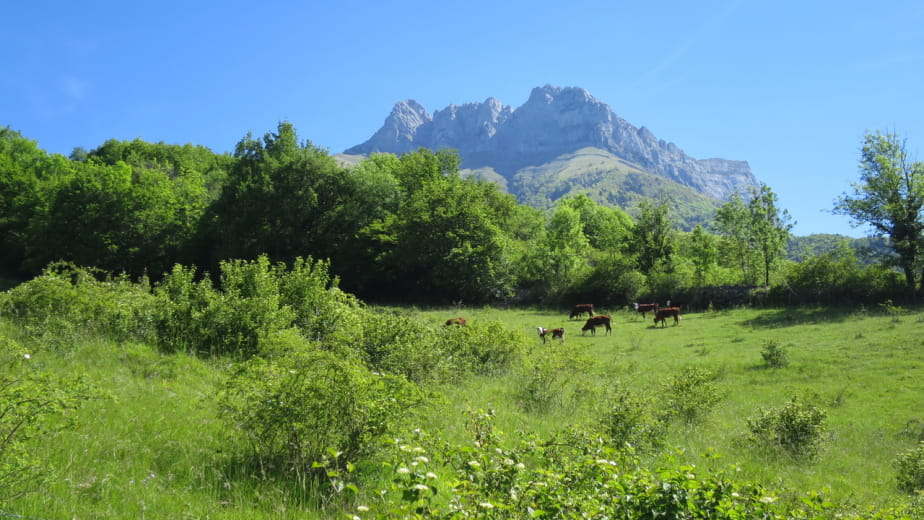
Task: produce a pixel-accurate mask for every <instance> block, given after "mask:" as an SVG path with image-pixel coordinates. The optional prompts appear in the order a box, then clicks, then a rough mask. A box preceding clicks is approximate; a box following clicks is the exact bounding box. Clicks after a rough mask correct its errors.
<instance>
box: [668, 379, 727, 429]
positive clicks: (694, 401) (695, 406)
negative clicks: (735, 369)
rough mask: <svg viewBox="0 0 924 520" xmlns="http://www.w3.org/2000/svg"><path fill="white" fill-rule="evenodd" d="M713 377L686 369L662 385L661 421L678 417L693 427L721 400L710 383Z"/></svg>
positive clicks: (717, 390)
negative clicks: (662, 407) (662, 404)
mask: <svg viewBox="0 0 924 520" xmlns="http://www.w3.org/2000/svg"><path fill="white" fill-rule="evenodd" d="M714 379H715V374H712V373H711V372H708V371H706V370H702V369H699V368H695V367H687V368H685V369H683V370H682V371H681V372H680V373H679V374H677V375H676V376H674V377H672V378H670V379H668V380H667V381H665V382H664V383H663V384H662V385H661V391H662V394H663V396H662V399H661V400H662V402H663V403H664V409H663V410H662V411H661V414H660V418H661V420H664V421H671V420H673V419H675V418H679V419H680V420H682V421H683V422H685V423H687V424H693V423H695V422H697V421H700V420H702V418H703V417H704V416H705V415H706V414H707V413H709V412H710V411H711V410H712V408H713V407H714V406H715V405H716V404H717V403H718V402H719V401H720V400H721V399H722V395H721V393H720V392H719V389H718V387H717V386H716V384H715V383H713V382H712V381H713V380H714Z"/></svg>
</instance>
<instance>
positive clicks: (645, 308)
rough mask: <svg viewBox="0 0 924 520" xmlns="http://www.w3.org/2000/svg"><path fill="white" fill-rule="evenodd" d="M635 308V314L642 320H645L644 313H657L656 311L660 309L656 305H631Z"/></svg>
mask: <svg viewBox="0 0 924 520" xmlns="http://www.w3.org/2000/svg"><path fill="white" fill-rule="evenodd" d="M632 305H634V306H635V310H636V312H638V313H639V314H641V315H642V319H643V320H644V319H645V313H646V312H658V309H659V308H661V306H660V305H658V304H657V303H633V304H632Z"/></svg>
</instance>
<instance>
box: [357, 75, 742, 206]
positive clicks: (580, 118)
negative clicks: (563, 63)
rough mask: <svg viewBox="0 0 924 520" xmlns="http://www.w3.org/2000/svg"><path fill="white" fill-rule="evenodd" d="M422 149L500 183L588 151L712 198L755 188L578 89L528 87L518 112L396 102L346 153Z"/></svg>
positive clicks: (738, 167) (497, 106)
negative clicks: (454, 156) (452, 157)
mask: <svg viewBox="0 0 924 520" xmlns="http://www.w3.org/2000/svg"><path fill="white" fill-rule="evenodd" d="M420 147H424V148H430V149H434V150H438V149H442V148H454V149H456V150H458V151H459V155H460V157H461V159H462V166H463V167H464V168H473V169H474V168H484V167H490V168H492V169H494V170H495V171H496V172H497V173H498V174H500V175H501V176H503V177H504V178H506V179H511V178H513V176H514V175H515V174H516V173H517V172H518V171H520V170H522V169H524V168H527V167H530V166H538V165H542V164H545V163H548V162H549V161H551V160H553V159H554V158H556V157H558V156H560V155H562V154H566V153H570V152H574V151H576V150H579V149H582V148H587V147H594V148H600V149H603V150H605V151H607V152H609V153H612V154H613V155H615V156H616V157H619V158H621V159H623V160H625V161H629V162H631V163H634V164H636V165H638V166H639V167H640V168H642V169H644V170H646V171H648V172H650V173H653V174H656V175H660V176H663V177H666V178H668V179H670V180H672V181H675V182H678V183H680V184H683V185H686V186H689V187H692V188H694V189H695V190H697V191H699V192H701V193H703V194H705V195H707V196H709V197H712V198H716V199H727V198H728V197H729V196H730V195H731V194H732V193H734V192H736V191H741V192H743V191H746V189H747V188H748V187H750V186H756V185H757V179H756V178H755V177H754V175H753V173H751V170H750V167H748V165H747V163H746V162H744V161H726V160H724V159H708V160H704V161H700V160H697V159H694V158H692V157H690V156H689V155H687V154H686V153H684V152H683V150H681V149H680V148H679V147H678V146H677V145H675V144H673V143H668V142H665V141H664V140H660V139H658V138H657V137H656V136H655V135H654V134H653V133H652V132H651V131H650V130H649V129H647V128H645V127H644V126H643V127H641V128H636V127H634V126H632V125H631V124H629V123H628V122H626V121H625V120H623V119H621V118H619V117H618V116H617V115H616V114H615V113H614V112H613V110H612V109H611V108H610V107H609V105H607V104H606V103H603V102H602V101H599V100H598V99H596V98H594V97H593V96H592V95H591V94H590V93H589V92H587V91H586V90H584V89H583V88H579V87H556V86H552V85H545V86H542V87H536V88H534V89H533V90H532V91H531V92H530V95H529V99H528V100H527V101H526V103H524V104H523V105H522V106H520V107H519V108H517V109H515V110H514V109H511V108H510V107H509V106H505V105H503V104H502V103H501V102H500V101H498V100H497V99H495V98H493V97H490V98H488V99H486V100H485V101H484V102H483V103H467V104H463V105H450V106H448V107H446V108H444V109H441V110H437V111H435V112H434V114H433V116H432V117H431V116H430V115H429V114H428V113H427V111H426V110H425V109H424V107H423V106H421V105H420V104H419V103H417V102H416V101H413V100H407V101H402V102H400V103H397V104H396V105H395V107H394V109H393V110H392V112H391V114H390V115H389V116H388V117H387V118H386V119H385V123H384V124H383V126H382V128H381V129H380V130H379V131H378V132H376V133H375V135H373V136H372V138H370V139H369V140H368V141H366V142H365V143H362V144H360V145H357V146H354V147H352V148H350V149H348V150H346V151H345V153H346V154H354V155H355V154H370V153H375V152H386V153H395V154H402V153H406V152H409V151H413V150H416V149H417V148H420Z"/></svg>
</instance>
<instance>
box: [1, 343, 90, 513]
mask: <svg viewBox="0 0 924 520" xmlns="http://www.w3.org/2000/svg"><path fill="white" fill-rule="evenodd" d="M43 354H44V353H42V354H38V353H35V352H29V351H27V350H26V349H24V348H23V347H22V346H21V345H20V344H19V343H18V342H16V341H14V340H13V339H11V338H7V337H5V336H3V335H2V334H0V505H2V504H4V503H5V502H6V501H9V500H12V499H14V498H16V497H17V496H19V495H21V494H23V493H27V492H30V491H31V492H35V491H38V490H39V489H40V486H41V484H42V483H43V482H44V481H45V480H46V479H47V478H48V477H49V476H50V474H51V473H52V472H53V468H50V467H48V466H47V465H46V464H45V463H44V462H43V461H41V460H40V459H38V458H37V457H36V456H35V455H34V454H33V453H31V452H30V451H29V450H28V449H27V448H26V446H27V445H28V443H29V441H30V440H31V439H34V438H36V437H39V436H42V435H50V434H51V433H52V432H54V430H55V427H54V426H53V423H51V422H49V419H50V418H52V417H55V416H60V415H61V414H63V413H64V412H67V411H69V410H72V409H74V408H76V407H77V406H78V405H79V404H80V403H81V402H82V401H84V400H86V399H87V398H88V397H89V388H88V387H87V386H86V385H85V384H84V383H83V382H82V381H81V380H79V379H77V380H71V379H69V380H67V381H63V380H61V379H60V378H57V377H54V376H53V375H52V374H45V373H43V372H42V371H41V370H40V369H39V368H38V367H36V366H35V365H36V363H37V360H36V358H38V357H40V356H41V355H43Z"/></svg>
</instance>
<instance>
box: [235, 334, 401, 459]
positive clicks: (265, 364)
mask: <svg viewBox="0 0 924 520" xmlns="http://www.w3.org/2000/svg"><path fill="white" fill-rule="evenodd" d="M290 339H291V338H290ZM278 354H279V355H278V356H277V357H275V358H273V359H264V358H262V357H254V358H251V359H250V360H248V361H246V362H244V363H242V364H240V365H239V366H238V367H237V368H236V370H235V371H234V372H233V374H232V375H231V376H230V377H229V379H228V381H227V383H226V384H225V386H224V390H223V392H222V396H221V399H220V402H221V410H222V417H223V418H224V420H225V421H227V423H228V426H229V428H230V429H231V430H232V431H234V432H235V433H236V434H239V435H242V436H243V437H244V438H246V439H247V440H248V441H249V442H248V445H249V446H250V447H251V449H252V453H250V455H251V456H253V457H254V459H255V460H256V461H257V462H258V463H259V464H260V465H261V467H262V468H264V471H268V468H269V467H279V468H281V469H283V470H284V471H287V472H288V471H291V472H294V474H296V475H307V474H309V473H311V471H312V470H311V468H312V466H313V464H315V463H321V462H322V461H324V460H325V458H326V456H327V454H328V453H329V452H334V453H337V454H338V456H337V461H338V463H339V464H347V463H353V462H356V461H357V460H359V459H360V458H362V457H363V456H365V455H367V454H369V453H371V452H372V451H374V449H375V448H376V446H377V445H378V443H379V442H380V440H381V439H382V437H383V436H385V435H386V434H388V432H389V431H390V429H391V428H392V426H393V425H394V424H395V423H396V422H397V421H398V420H400V419H401V418H402V417H403V416H404V414H405V413H406V411H407V410H408V409H409V407H410V406H411V405H413V404H415V403H416V401H417V399H418V397H417V392H416V388H415V387H414V385H412V384H410V383H408V382H407V381H406V380H405V379H404V378H402V377H396V376H389V375H381V374H376V373H373V372H369V371H368V370H366V369H365V368H363V367H362V366H361V365H360V364H359V363H358V362H356V361H354V360H350V359H348V358H344V357H343V356H342V355H338V354H334V353H331V352H328V351H324V350H319V349H316V348H313V347H312V346H310V345H308V344H304V345H302V347H301V348H292V349H290V350H289V351H288V352H279V353H278Z"/></svg>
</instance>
